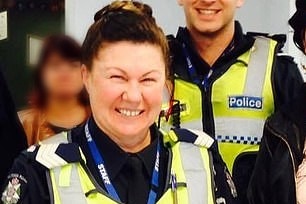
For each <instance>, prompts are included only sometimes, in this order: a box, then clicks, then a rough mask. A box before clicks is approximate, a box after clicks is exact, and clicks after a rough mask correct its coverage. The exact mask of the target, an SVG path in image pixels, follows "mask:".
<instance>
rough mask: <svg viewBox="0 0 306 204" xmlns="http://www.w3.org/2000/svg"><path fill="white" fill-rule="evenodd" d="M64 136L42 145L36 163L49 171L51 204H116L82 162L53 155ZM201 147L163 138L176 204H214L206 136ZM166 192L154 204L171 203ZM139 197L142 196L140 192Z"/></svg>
mask: <svg viewBox="0 0 306 204" xmlns="http://www.w3.org/2000/svg"><path fill="white" fill-rule="evenodd" d="M67 137H68V136H67V133H61V134H59V135H56V136H54V137H51V138H49V139H47V140H45V141H43V142H42V143H41V145H40V147H39V150H38V153H37V156H36V160H37V161H38V162H40V163H41V164H43V165H44V166H46V167H47V168H48V169H49V174H48V179H47V180H48V181H49V187H50V188H51V189H49V191H50V192H52V193H51V194H50V197H51V203H52V204H68V203H71V204H100V203H103V204H117V203H119V202H117V201H115V200H113V199H112V198H110V196H109V195H108V194H107V193H106V192H105V191H104V190H103V189H102V188H101V187H100V186H99V185H98V184H97V182H96V181H95V179H94V178H93V177H92V175H91V174H90V173H89V170H88V168H87V167H86V165H85V163H86V161H85V157H84V156H83V154H82V152H81V150H80V153H81V155H82V157H83V161H81V162H78V163H68V162H66V161H65V160H64V159H63V158H61V157H59V156H58V155H57V154H56V149H57V147H58V146H59V145H60V144H63V143H69V142H68V140H67ZM204 137H206V139H204V141H205V140H206V141H205V142H203V141H202V144H201V147H200V146H199V144H197V143H196V142H195V144H197V145H195V144H193V143H186V142H178V141H177V135H176V133H175V132H174V131H170V132H169V133H168V134H165V141H167V142H168V143H171V146H172V147H171V148H170V155H171V156H169V158H170V162H171V165H170V166H171V167H170V168H169V169H168V172H167V173H168V177H169V178H170V175H171V174H173V173H175V174H176V177H177V186H178V187H177V191H176V195H177V201H178V204H188V203H189V204H195V203H201V204H214V203H215V201H214V184H213V170H212V166H211V165H212V161H211V155H210V154H211V153H210V152H209V151H208V148H209V147H210V146H211V144H212V143H213V140H212V139H211V138H210V137H209V136H207V135H206V136H204ZM168 184H169V185H168V186H169V188H168V189H167V190H166V192H165V193H164V194H163V196H162V197H161V198H160V199H159V200H158V201H157V204H171V203H174V200H173V199H174V192H173V191H172V189H171V187H170V186H171V183H170V180H169V181H168ZM139 193H141V192H139Z"/></svg>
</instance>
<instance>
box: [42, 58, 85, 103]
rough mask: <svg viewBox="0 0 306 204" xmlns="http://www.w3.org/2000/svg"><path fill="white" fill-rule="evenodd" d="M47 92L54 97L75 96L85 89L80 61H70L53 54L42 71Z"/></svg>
mask: <svg viewBox="0 0 306 204" xmlns="http://www.w3.org/2000/svg"><path fill="white" fill-rule="evenodd" d="M42 79H43V83H44V86H45V87H46V90H47V94H48V95H49V96H53V97H61V98H63V97H64V98H67V97H75V96H77V95H78V94H79V93H80V92H81V91H82V89H83V87H84V86H83V81H82V72H81V63H80V61H68V60H67V59H63V58H62V57H61V56H59V55H58V54H52V55H51V56H50V57H49V59H48V60H47V62H46V65H45V67H44V70H43V73H42Z"/></svg>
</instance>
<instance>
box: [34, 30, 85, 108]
mask: <svg viewBox="0 0 306 204" xmlns="http://www.w3.org/2000/svg"><path fill="white" fill-rule="evenodd" d="M53 54H57V55H59V56H60V57H62V58H63V59H65V60H67V61H81V46H80V45H79V44H78V43H77V42H76V41H75V40H74V39H72V38H71V37H69V36H66V35H61V34H57V35H51V36H49V37H47V38H45V40H44V42H43V46H42V49H41V52H40V57H39V59H38V63H37V66H36V68H35V70H34V73H33V78H34V80H33V89H32V92H31V94H30V96H29V103H30V105H32V106H35V107H38V108H41V107H43V106H45V105H46V100H48V95H47V90H46V87H45V85H44V82H43V72H44V69H45V68H46V64H47V63H48V60H49V59H50V57H51V56H52V55H53ZM79 99H80V102H81V103H82V104H84V105H88V103H89V102H88V96H87V92H86V90H85V89H84V90H83V91H82V92H81V93H80V96H79Z"/></svg>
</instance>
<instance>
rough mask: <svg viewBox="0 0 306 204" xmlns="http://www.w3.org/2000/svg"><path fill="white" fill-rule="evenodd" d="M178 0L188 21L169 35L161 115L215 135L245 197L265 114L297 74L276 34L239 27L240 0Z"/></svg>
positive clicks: (293, 85)
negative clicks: (168, 86)
mask: <svg viewBox="0 0 306 204" xmlns="http://www.w3.org/2000/svg"><path fill="white" fill-rule="evenodd" d="M178 3H179V5H180V6H181V7H182V8H183V10H184V13H185V18H186V27H184V28H183V27H180V28H179V30H178V32H177V35H176V37H174V36H170V37H169V43H170V49H171V52H172V53H171V55H172V62H173V63H172V70H171V71H172V75H173V78H174V91H173V94H172V95H173V96H171V95H170V96H169V98H170V99H172V100H171V101H170V107H171V106H173V107H172V108H170V109H169V110H170V111H169V110H167V106H165V108H164V109H166V111H164V113H166V114H164V115H166V117H164V118H165V119H163V120H164V121H165V120H166V121H168V124H169V123H170V125H172V126H179V127H185V128H194V129H197V130H202V131H204V132H206V133H208V134H209V135H211V136H212V137H213V138H215V139H216V140H217V141H218V145H219V150H220V153H221V155H222V157H223V159H224V161H225V163H226V164H227V166H228V168H229V170H230V172H231V173H232V175H233V179H234V182H235V184H236V187H237V191H238V197H240V199H241V202H242V203H246V189H247V186H248V182H249V179H250V176H251V174H252V170H253V167H254V164H255V160H256V155H257V152H258V148H259V144H260V141H261V137H262V133H263V126H264V122H265V120H266V118H267V117H268V116H270V115H271V114H272V113H273V112H274V111H275V110H278V109H279V107H280V106H281V105H282V104H285V103H287V102H288V101H290V99H292V98H293V97H296V96H297V90H298V88H297V87H300V85H301V84H302V77H301V74H300V72H299V70H298V68H297V66H296V64H295V63H294V62H293V60H292V58H291V57H288V56H278V53H279V52H280V51H281V47H282V45H283V43H284V42H283V39H282V38H281V36H279V35H276V36H268V35H264V34H254V33H253V34H247V35H246V34H244V33H243V30H242V27H241V25H240V23H239V22H238V21H235V14H236V10H237V8H240V7H241V6H243V3H244V1H243V0H178ZM176 106H179V107H178V108H175V107H176ZM174 110H176V111H174ZM171 112H172V115H171ZM162 124H165V123H164V122H163V123H162ZM168 124H165V125H164V126H166V128H167V126H168Z"/></svg>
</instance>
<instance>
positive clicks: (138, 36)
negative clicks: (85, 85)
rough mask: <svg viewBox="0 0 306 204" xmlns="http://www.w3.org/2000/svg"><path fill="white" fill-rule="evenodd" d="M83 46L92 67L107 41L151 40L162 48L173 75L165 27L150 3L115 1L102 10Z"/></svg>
mask: <svg viewBox="0 0 306 204" xmlns="http://www.w3.org/2000/svg"><path fill="white" fill-rule="evenodd" d="M94 20H95V22H94V23H93V24H92V25H91V27H90V28H89V30H88V32H87V35H86V38H85V40H84V43H83V46H82V60H83V61H82V62H83V63H84V64H85V65H86V66H87V68H88V69H89V70H91V68H92V61H93V59H94V57H96V55H97V53H98V51H99V49H100V47H101V46H102V44H103V43H112V42H119V41H131V42H135V43H150V44H153V45H157V46H159V47H160V48H161V51H162V53H163V57H164V61H165V64H166V76H167V78H168V77H169V48H168V43H167V39H166V37H165V35H164V33H163V31H162V29H161V28H160V27H159V26H158V25H157V24H156V21H155V18H154V17H153V16H152V9H151V7H150V6H148V5H147V4H143V3H140V2H137V1H114V2H112V3H111V4H109V5H107V6H105V7H104V8H102V9H101V10H99V11H98V12H97V13H96V14H95V16H94Z"/></svg>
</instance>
